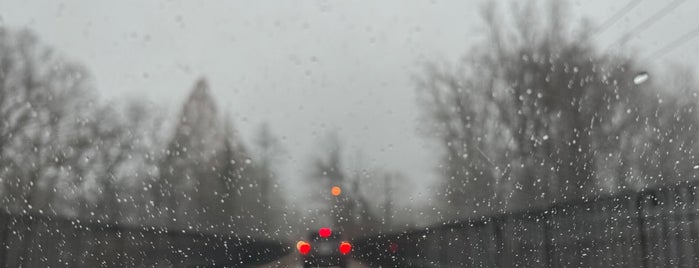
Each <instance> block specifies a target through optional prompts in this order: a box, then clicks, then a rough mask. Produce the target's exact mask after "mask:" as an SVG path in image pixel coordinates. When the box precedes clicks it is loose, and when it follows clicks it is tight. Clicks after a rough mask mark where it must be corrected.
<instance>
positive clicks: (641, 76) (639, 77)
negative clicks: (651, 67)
mask: <svg viewBox="0 0 699 268" xmlns="http://www.w3.org/2000/svg"><path fill="white" fill-rule="evenodd" d="M648 78H650V75H648V73H647V72H640V73H637V74H636V76H634V77H633V83H634V84H636V85H640V84H643V83H645V82H646V81H648Z"/></svg>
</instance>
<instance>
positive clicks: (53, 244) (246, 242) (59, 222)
mask: <svg viewBox="0 0 699 268" xmlns="http://www.w3.org/2000/svg"><path fill="white" fill-rule="evenodd" d="M290 251H291V247H290V245H289V243H287V242H284V241H275V240H272V239H266V238H255V237H248V236H244V237H241V236H234V235H220V234H209V233H197V232H191V231H184V230H168V229H165V228H160V227H152V226H138V227H135V226H124V225H116V224H110V223H104V222H100V221H97V220H80V219H69V218H65V217H61V216H46V215H13V214H10V213H7V212H0V267H154V266H159V265H160V266H163V265H164V266H166V267H195V266H196V267H200V266H216V267H219V266H221V267H238V266H245V265H253V264H262V263H266V262H270V261H273V260H276V259H278V258H281V257H283V256H285V255H287V254H288V253H289V252H290Z"/></svg>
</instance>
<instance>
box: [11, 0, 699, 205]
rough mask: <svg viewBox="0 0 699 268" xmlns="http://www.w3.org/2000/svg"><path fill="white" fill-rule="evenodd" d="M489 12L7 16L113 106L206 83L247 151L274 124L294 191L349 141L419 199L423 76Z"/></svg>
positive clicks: (97, 7)
mask: <svg viewBox="0 0 699 268" xmlns="http://www.w3.org/2000/svg"><path fill="white" fill-rule="evenodd" d="M480 2H481V1H402V0H401V1H399V0H395V1H142V0H119V1H113V0H112V1H56V0H18V1H8V0H0V16H2V17H1V18H2V22H3V23H4V24H6V25H8V26H11V27H26V28H30V29H32V30H33V31H35V32H37V33H38V35H39V37H40V38H41V40H42V41H43V42H44V43H47V44H49V45H51V46H53V47H55V48H56V49H58V50H59V51H60V52H61V53H62V54H64V55H66V56H67V57H68V58H69V59H71V60H73V61H76V62H80V63H82V64H84V65H86V66H87V67H88V68H89V70H90V71H91V72H92V73H93V75H94V77H95V79H96V81H97V86H98V89H99V90H100V92H101V95H102V96H103V97H104V98H107V99H114V98H117V99H118V98H123V96H131V97H133V96H136V97H141V96H146V97H148V98H149V99H151V100H152V101H153V102H155V103H157V104H158V105H161V106H163V107H166V108H167V109H168V110H169V111H170V112H171V113H174V112H175V111H177V109H179V105H180V104H181V103H182V101H183V99H184V97H185V96H186V94H187V93H188V92H189V90H190V89H191V87H192V86H193V83H194V81H195V80H196V79H197V78H198V77H200V76H205V77H207V78H208V80H209V82H210V85H211V87H212V90H213V93H214V94H215V97H216V98H217V99H218V101H219V110H221V111H223V112H229V113H230V114H231V115H232V116H233V118H234V120H235V123H236V126H237V127H238V129H240V130H241V131H242V132H243V133H244V134H245V137H246V141H248V142H250V141H251V139H252V135H253V133H254V132H253V131H254V130H255V128H256V127H257V125H258V124H259V123H261V122H263V121H267V122H269V124H270V125H271V127H272V129H273V130H274V132H275V133H276V134H277V135H279V136H280V137H282V138H283V143H284V146H285V147H286V148H287V150H288V151H289V153H290V158H291V159H290V160H291V161H289V162H288V163H287V165H286V167H285V169H284V170H285V172H283V174H285V175H286V176H288V177H290V178H291V179H292V180H298V179H299V178H300V177H301V176H303V174H304V173H303V172H304V170H305V167H307V166H308V163H307V159H308V157H309V156H310V155H313V154H314V150H315V149H317V148H318V146H317V141H318V139H319V137H322V136H323V135H324V133H325V132H327V131H328V130H332V129H336V130H337V132H338V134H339V135H340V137H341V138H342V139H343V140H344V143H345V144H346V145H347V146H348V148H349V151H354V150H361V151H362V152H363V153H364V154H365V155H366V156H367V159H366V162H367V163H366V164H367V165H369V166H374V167H380V168H387V169H393V170H399V171H401V172H403V173H404V174H406V175H407V176H408V177H409V178H410V181H411V183H412V184H411V185H413V186H414V187H412V188H413V189H414V191H413V192H412V193H410V194H407V193H406V194H405V195H403V196H414V195H416V194H418V193H419V192H422V193H423V194H425V193H428V192H429V190H425V189H424V187H425V186H426V185H427V184H428V183H429V182H430V181H431V178H434V175H433V173H432V168H433V166H434V164H435V161H434V159H435V157H436V154H435V153H433V150H431V149H432V148H433V147H431V146H430V145H429V143H427V142H426V141H425V139H424V138H423V137H421V136H420V135H419V134H418V132H417V131H416V128H417V126H418V124H417V120H418V119H419V118H418V115H419V111H418V110H417V106H416V98H415V94H414V93H415V90H414V86H413V85H412V80H411V75H413V74H416V73H418V72H419V70H420V62H424V61H425V60H449V59H456V58H458V57H460V56H461V55H462V54H463V53H464V52H465V51H466V50H467V48H468V46H469V45H470V44H473V42H474V41H476V40H478V39H480V38H482V35H481V32H480V31H479V29H480V28H479V27H480V25H481V24H480V20H479V17H478V14H477V12H478V7H479V3H480ZM670 2H671V1H655V0H654V1H643V2H642V3H641V4H640V5H639V6H638V7H637V8H635V9H633V10H632V11H631V12H629V13H628V14H627V16H625V17H624V18H623V19H622V20H620V21H619V22H618V23H617V24H615V25H613V26H612V27H611V28H610V29H609V30H608V31H606V32H604V33H603V34H601V35H599V36H598V42H599V44H600V46H601V47H606V46H607V45H608V44H609V43H610V42H612V41H613V40H616V39H617V38H619V37H620V36H622V35H623V34H624V33H625V32H626V31H628V30H629V29H632V28H633V27H635V26H636V25H637V24H639V23H640V22H641V21H643V20H644V19H646V18H648V17H649V16H651V15H652V14H653V13H654V12H656V11H657V10H659V9H661V8H663V7H664V6H666V5H667V4H669V3H670ZM627 3H628V2H627V1H606V0H596V1H582V0H580V1H570V7H571V9H572V10H571V12H570V15H571V16H572V18H573V19H576V20H577V19H579V18H581V17H588V18H590V19H591V20H592V21H593V22H594V23H600V22H601V21H602V20H604V19H606V18H608V17H609V16H611V15H612V14H614V13H615V12H617V11H618V10H619V9H621V8H622V7H624V6H625V5H626V4H627ZM696 14H699V1H687V2H684V3H682V4H681V6H680V7H679V8H677V9H675V10H673V11H672V12H671V13H670V14H669V15H668V16H666V17H664V18H663V19H662V20H660V21H658V22H657V23H655V24H653V25H652V26H651V27H648V28H646V29H643V30H642V31H640V32H638V33H634V34H635V35H634V36H632V38H631V39H630V42H629V45H630V47H631V48H634V49H637V50H638V54H639V55H646V54H648V53H650V52H653V51H655V50H657V49H658V48H660V47H662V46H663V45H665V44H667V43H669V42H670V41H672V40H674V39H675V38H677V37H679V36H681V35H682V34H684V33H686V32H689V31H691V30H692V29H695V28H696V27H699V19H697V16H696ZM698 53H699V38H697V39H694V40H691V41H689V42H687V43H684V44H683V45H682V46H681V47H678V48H677V49H675V50H673V51H672V53H668V54H667V55H665V56H664V57H663V58H661V59H650V60H649V62H648V63H649V64H656V65H657V63H659V62H663V61H674V62H679V63H682V64H685V65H691V66H694V64H695V63H696V62H697V59H699V54H698ZM379 185H380V184H379Z"/></svg>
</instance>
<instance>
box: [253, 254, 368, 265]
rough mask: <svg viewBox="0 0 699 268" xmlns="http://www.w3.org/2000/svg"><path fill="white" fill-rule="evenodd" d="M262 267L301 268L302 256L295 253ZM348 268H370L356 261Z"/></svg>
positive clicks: (350, 263)
mask: <svg viewBox="0 0 699 268" xmlns="http://www.w3.org/2000/svg"><path fill="white" fill-rule="evenodd" d="M260 267H299V268H300V267H301V256H300V255H299V254H298V253H296V252H293V253H291V254H289V255H288V256H286V257H284V258H282V259H279V260H277V261H274V262H271V263H269V264H267V265H263V266H260ZM347 267H348V268H368V266H365V265H362V264H360V263H359V262H357V261H355V260H350V262H349V265H348V266H347Z"/></svg>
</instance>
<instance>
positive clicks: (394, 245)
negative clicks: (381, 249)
mask: <svg viewBox="0 0 699 268" xmlns="http://www.w3.org/2000/svg"><path fill="white" fill-rule="evenodd" d="M388 250H389V251H390V252H391V253H396V252H397V251H398V244H397V243H396V242H391V244H390V245H388Z"/></svg>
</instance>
